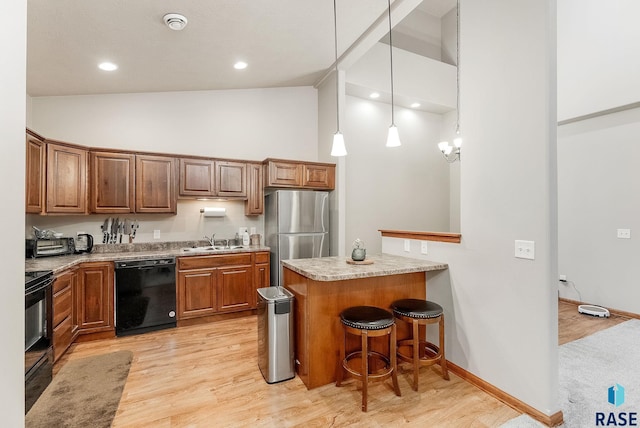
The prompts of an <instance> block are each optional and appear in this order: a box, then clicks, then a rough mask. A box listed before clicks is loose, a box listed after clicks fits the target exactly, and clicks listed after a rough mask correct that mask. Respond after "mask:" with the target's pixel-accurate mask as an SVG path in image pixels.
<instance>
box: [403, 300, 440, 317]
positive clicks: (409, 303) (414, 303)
mask: <svg viewBox="0 0 640 428" xmlns="http://www.w3.org/2000/svg"><path fill="white" fill-rule="evenodd" d="M391 309H393V312H394V313H396V314H398V315H403V316H405V317H409V318H420V319H429V318H437V317H439V316H440V315H442V306H440V305H439V304H437V303H434V302H430V301H428V300H420V299H402V300H396V301H395V302H393V303H392V304H391Z"/></svg>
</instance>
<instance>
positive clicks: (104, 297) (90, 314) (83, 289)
mask: <svg viewBox="0 0 640 428" xmlns="http://www.w3.org/2000/svg"><path fill="white" fill-rule="evenodd" d="M113 272H114V271H113V263H112V262H91V263H83V264H82V265H80V268H79V269H78V294H77V299H76V305H77V308H78V328H79V334H88V333H100V332H112V331H114V328H115V325H114V321H113V318H114V313H113V311H114V308H113Z"/></svg>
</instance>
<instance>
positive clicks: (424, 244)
mask: <svg viewBox="0 0 640 428" xmlns="http://www.w3.org/2000/svg"><path fill="white" fill-rule="evenodd" d="M428 253H429V247H428V245H427V241H420V254H428Z"/></svg>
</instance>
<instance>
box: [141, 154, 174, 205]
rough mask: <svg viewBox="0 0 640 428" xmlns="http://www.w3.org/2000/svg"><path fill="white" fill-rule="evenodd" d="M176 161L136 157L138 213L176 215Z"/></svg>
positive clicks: (143, 156) (155, 157)
mask: <svg viewBox="0 0 640 428" xmlns="http://www.w3.org/2000/svg"><path fill="white" fill-rule="evenodd" d="M175 175H176V173H175V159H174V158H169V157H165V156H148V155H137V156H136V212H137V213H172V214H175V213H176V204H177V200H176V191H175Z"/></svg>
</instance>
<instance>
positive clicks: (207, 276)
mask: <svg viewBox="0 0 640 428" xmlns="http://www.w3.org/2000/svg"><path fill="white" fill-rule="evenodd" d="M216 289H217V272H216V269H197V270H190V271H178V283H177V293H178V294H177V306H178V316H177V318H178V319H179V320H184V319H189V318H199V317H203V316H207V315H213V314H214V313H215V312H216V308H217V306H218V303H217V302H218V300H217V299H218V297H217V291H216Z"/></svg>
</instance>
